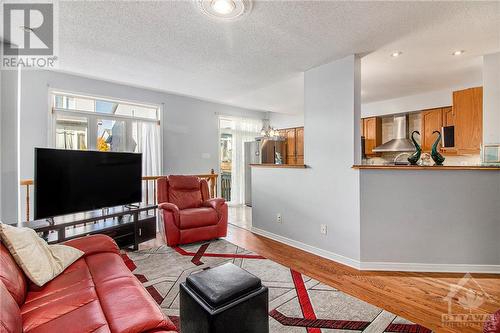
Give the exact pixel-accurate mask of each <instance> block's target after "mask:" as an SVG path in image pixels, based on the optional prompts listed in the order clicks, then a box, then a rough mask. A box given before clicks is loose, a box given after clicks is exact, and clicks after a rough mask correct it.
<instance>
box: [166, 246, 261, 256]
mask: <svg viewBox="0 0 500 333" xmlns="http://www.w3.org/2000/svg"><path fill="white" fill-rule="evenodd" d="M174 250H175V251H177V253H179V254H181V255H183V256H195V255H196V253H195V252H188V251H186V250H184V249H183V248H181V247H179V246H176V247H174ZM203 257H212V258H234V259H266V258H264V257H263V256H259V255H256V254H236V253H204V254H203Z"/></svg>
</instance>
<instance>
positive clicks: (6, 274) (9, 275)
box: [0, 243, 27, 305]
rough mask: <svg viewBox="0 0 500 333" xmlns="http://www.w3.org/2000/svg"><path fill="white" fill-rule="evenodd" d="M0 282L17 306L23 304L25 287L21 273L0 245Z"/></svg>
mask: <svg viewBox="0 0 500 333" xmlns="http://www.w3.org/2000/svg"><path fill="white" fill-rule="evenodd" d="M0 267H1V268H2V269H0V281H2V282H3V284H4V286H5V288H6V289H7V290H8V291H9V293H10V294H11V295H12V298H14V300H15V301H16V303H17V305H21V304H23V303H24V299H25V297H26V292H27V285H26V277H25V276H24V273H23V271H22V270H21V269H20V268H19V266H17V264H16V261H15V260H14V258H12V255H11V254H10V252H9V250H7V248H6V247H5V246H4V245H3V243H0Z"/></svg>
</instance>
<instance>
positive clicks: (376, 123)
mask: <svg viewBox="0 0 500 333" xmlns="http://www.w3.org/2000/svg"><path fill="white" fill-rule="evenodd" d="M363 133H364V135H365V154H366V155H375V154H376V153H374V152H373V148H375V147H377V146H379V145H381V144H382V119H380V118H377V117H372V118H365V119H363Z"/></svg>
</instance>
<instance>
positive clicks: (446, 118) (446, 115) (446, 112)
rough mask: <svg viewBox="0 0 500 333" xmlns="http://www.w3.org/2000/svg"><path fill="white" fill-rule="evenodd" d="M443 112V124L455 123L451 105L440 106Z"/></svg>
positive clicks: (450, 124)
mask: <svg viewBox="0 0 500 333" xmlns="http://www.w3.org/2000/svg"><path fill="white" fill-rule="evenodd" d="M442 112H443V126H454V125H455V113H454V112H453V108H452V107H451V106H448V107H445V108H442Z"/></svg>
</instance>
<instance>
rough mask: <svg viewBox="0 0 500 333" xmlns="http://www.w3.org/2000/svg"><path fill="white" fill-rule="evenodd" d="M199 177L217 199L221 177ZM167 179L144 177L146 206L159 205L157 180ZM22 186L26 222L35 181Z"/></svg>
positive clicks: (210, 175)
mask: <svg viewBox="0 0 500 333" xmlns="http://www.w3.org/2000/svg"><path fill="white" fill-rule="evenodd" d="M193 176H197V177H198V178H202V179H206V180H207V182H208V187H209V192H210V198H215V197H217V179H218V177H219V175H218V174H216V173H215V171H214V169H212V170H210V173H206V174H200V175H193ZM161 177H165V176H143V177H142V181H143V182H144V184H145V192H146V193H145V197H146V198H145V204H150V203H153V204H156V203H157V201H156V200H157V198H156V180H157V179H158V178H161ZM150 182H152V183H153V198H152V201H151V202H150V194H149V189H150ZM20 185H21V186H23V187H24V188H25V196H24V198H25V199H24V200H25V207H26V215H25V216H26V221H29V220H30V198H31V196H30V186H32V185H33V179H23V180H21V182H20Z"/></svg>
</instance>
